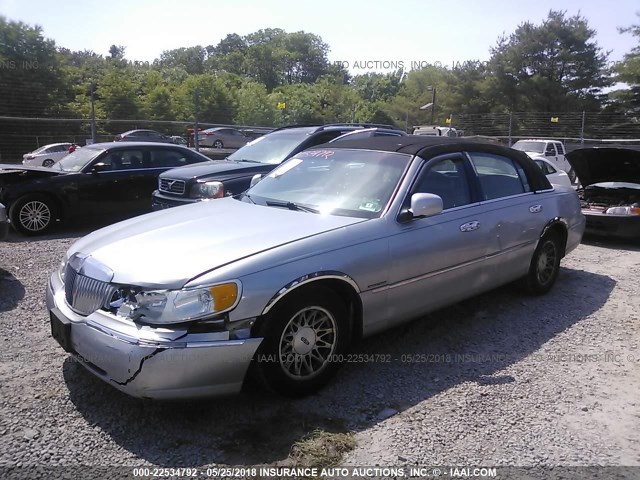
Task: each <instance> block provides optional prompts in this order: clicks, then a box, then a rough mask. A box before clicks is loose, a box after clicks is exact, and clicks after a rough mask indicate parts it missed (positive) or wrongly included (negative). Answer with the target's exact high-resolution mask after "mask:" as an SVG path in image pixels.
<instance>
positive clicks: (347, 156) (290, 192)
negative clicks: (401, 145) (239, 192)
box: [243, 149, 411, 218]
mask: <svg viewBox="0 0 640 480" xmlns="http://www.w3.org/2000/svg"><path fill="white" fill-rule="evenodd" d="M410 159H411V157H410V156H408V155H403V154H398V153H391V152H371V151H364V150H347V149H345V150H311V151H306V152H302V153H300V154H299V155H297V156H296V157H294V158H292V159H290V160H288V161H287V162H285V163H283V164H282V165H280V166H279V167H278V168H276V169H275V170H273V171H272V172H271V173H270V174H269V175H268V176H266V177H265V178H264V179H262V180H261V181H260V182H259V183H258V184H256V185H254V186H253V187H252V188H251V189H250V190H249V191H248V192H247V194H246V195H245V196H244V197H243V200H246V199H249V200H250V201H252V202H254V203H258V204H261V205H267V206H273V207H283V208H289V209H292V210H293V209H300V210H306V211H311V212H317V213H324V214H331V215H343V216H349V217H359V218H375V217H379V216H380V214H381V212H383V211H384V209H385V207H386V205H387V204H388V203H389V200H390V198H391V196H392V194H393V192H394V190H395V188H396V186H397V185H398V182H399V180H400V178H401V177H402V174H403V172H404V171H405V169H406V167H407V164H408V163H409V160H410Z"/></svg>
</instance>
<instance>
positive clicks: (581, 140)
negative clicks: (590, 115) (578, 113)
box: [580, 110, 586, 148]
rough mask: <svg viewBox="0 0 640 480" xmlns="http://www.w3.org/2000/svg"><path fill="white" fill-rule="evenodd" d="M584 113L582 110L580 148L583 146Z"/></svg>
mask: <svg viewBox="0 0 640 480" xmlns="http://www.w3.org/2000/svg"><path fill="white" fill-rule="evenodd" d="M585 117H586V113H585V111H584V110H583V111H582V127H581V128H580V148H584V121H585Z"/></svg>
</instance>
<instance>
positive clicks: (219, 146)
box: [213, 140, 224, 148]
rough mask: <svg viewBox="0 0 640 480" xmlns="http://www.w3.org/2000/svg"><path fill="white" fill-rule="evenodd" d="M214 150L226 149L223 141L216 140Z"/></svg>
mask: <svg viewBox="0 0 640 480" xmlns="http://www.w3.org/2000/svg"><path fill="white" fill-rule="evenodd" d="M213 148H224V145H223V144H222V140H216V141H215V142H213Z"/></svg>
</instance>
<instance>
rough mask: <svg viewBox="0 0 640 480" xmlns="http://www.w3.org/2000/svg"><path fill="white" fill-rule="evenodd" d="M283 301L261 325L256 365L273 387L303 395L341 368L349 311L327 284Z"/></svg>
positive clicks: (260, 378) (290, 394)
mask: <svg viewBox="0 0 640 480" xmlns="http://www.w3.org/2000/svg"><path fill="white" fill-rule="evenodd" d="M281 302H282V304H280V303H279V304H277V305H276V307H274V309H273V310H272V311H271V312H269V314H268V316H267V318H265V319H264V320H265V321H264V322H263V323H262V328H260V329H259V330H260V331H259V332H258V334H259V335H260V336H262V337H264V340H263V341H262V343H261V344H260V348H259V349H258V352H257V355H256V357H255V358H254V363H253V365H252V370H253V373H254V377H257V380H258V381H259V383H261V384H262V385H263V386H266V387H267V388H268V389H270V390H273V391H275V392H276V393H279V394H281V395H284V396H288V397H299V396H303V395H307V394H310V393H312V392H315V391H316V390H318V389H320V388H321V387H322V386H324V385H325V384H326V383H327V382H328V381H329V380H330V379H331V377H333V375H334V374H335V373H336V371H337V369H338V368H339V366H340V361H339V360H341V355H343V354H344V353H345V352H346V350H347V348H348V345H349V343H350V328H349V314H348V310H347V307H346V305H345V304H344V302H343V301H342V300H341V299H340V297H339V296H338V295H337V294H336V293H334V292H333V290H330V289H328V288H324V287H314V288H312V289H311V288H306V289H304V290H301V291H299V292H293V293H291V294H290V296H289V297H287V298H285V299H283V300H281ZM296 327H297V328H296ZM319 332H322V334H321V335H320V334H319ZM318 340H322V342H319V341H318ZM314 353H315V355H314Z"/></svg>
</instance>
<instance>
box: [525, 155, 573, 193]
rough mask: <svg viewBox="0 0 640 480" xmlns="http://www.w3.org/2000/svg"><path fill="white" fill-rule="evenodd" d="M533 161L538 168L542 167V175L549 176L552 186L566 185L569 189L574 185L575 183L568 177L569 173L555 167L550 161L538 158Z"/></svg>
mask: <svg viewBox="0 0 640 480" xmlns="http://www.w3.org/2000/svg"><path fill="white" fill-rule="evenodd" d="M533 161H534V162H536V165H538V167H540V170H542V173H544V174H545V175H546V176H547V179H548V180H549V183H551V184H552V185H565V186H567V187H570V186H572V185H573V182H572V181H571V179H570V178H569V175H567V172H565V171H564V170H560V169H558V168H556V167H554V166H553V164H552V163H551V162H550V161H549V160H545V159H543V158H536V159H534V160H533Z"/></svg>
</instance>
